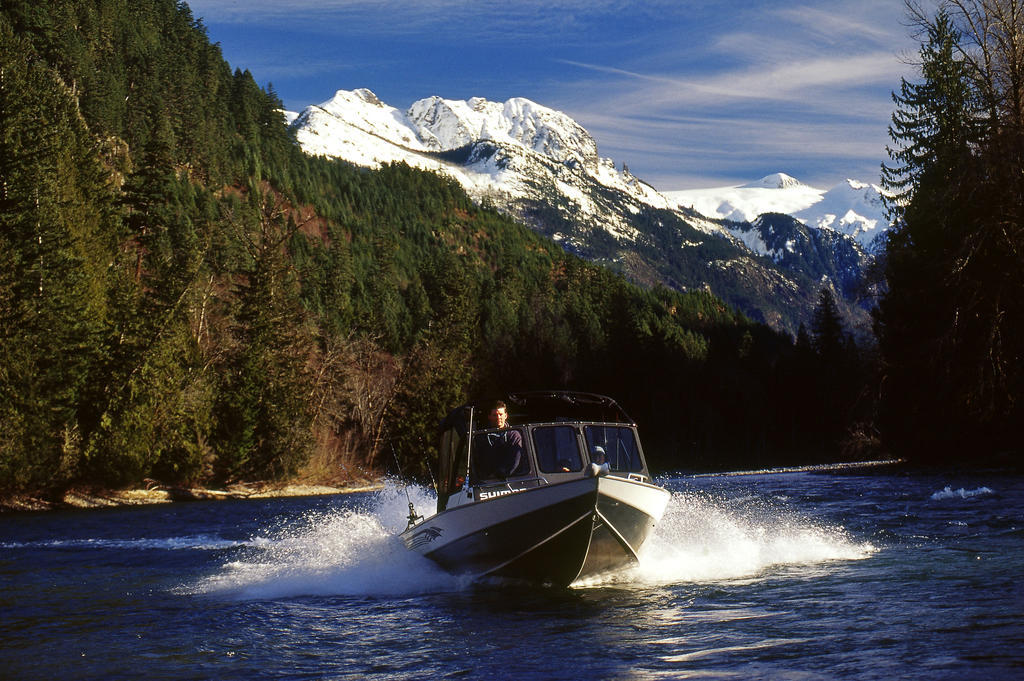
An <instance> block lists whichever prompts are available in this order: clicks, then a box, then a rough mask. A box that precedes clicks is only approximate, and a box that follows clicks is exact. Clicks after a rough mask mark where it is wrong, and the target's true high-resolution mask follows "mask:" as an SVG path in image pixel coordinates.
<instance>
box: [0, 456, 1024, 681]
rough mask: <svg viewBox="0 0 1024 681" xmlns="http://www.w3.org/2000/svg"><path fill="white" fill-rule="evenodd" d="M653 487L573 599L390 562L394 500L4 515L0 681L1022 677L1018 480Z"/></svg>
mask: <svg viewBox="0 0 1024 681" xmlns="http://www.w3.org/2000/svg"><path fill="white" fill-rule="evenodd" d="M659 482H660V483H661V484H664V485H665V486H667V487H668V488H669V489H671V490H672V492H673V498H672V501H671V502H670V504H669V508H668V510H667V512H666V514H665V517H664V518H663V519H662V522H661V523H660V524H659V526H658V529H657V531H656V533H655V535H654V537H653V538H652V539H651V541H650V542H649V543H648V545H647V546H646V547H645V548H644V551H643V552H642V555H641V557H642V559H643V560H642V563H641V565H640V566H639V567H638V568H636V569H634V570H630V571H628V572H625V573H622V574H620V575H617V576H615V577H612V578H608V579H605V580H602V581H596V582H593V583H586V584H576V585H573V586H572V587H570V588H568V589H555V588H544V587H524V586H522V585H515V584H507V583H501V582H486V583H473V582H469V581H467V580H465V579H460V578H456V577H453V576H451V575H448V574H446V573H444V572H443V571H441V570H440V569H438V568H437V567H435V566H434V565H433V564H431V563H430V562H429V561H426V560H425V559H423V558H421V557H419V556H418V555H415V554H412V553H410V552H408V551H406V550H405V549H404V547H403V546H402V544H401V542H400V541H399V540H398V539H397V536H396V534H397V532H398V531H400V530H401V529H402V528H403V527H404V524H405V515H406V514H407V513H408V508H407V507H408V500H409V499H411V500H412V501H413V502H414V503H415V504H416V506H417V509H418V510H420V511H421V512H424V511H428V510H429V509H430V508H431V504H432V501H431V497H430V494H429V493H428V492H427V491H426V490H422V489H419V488H415V487H414V488H411V489H409V490H406V489H405V488H404V487H401V486H397V485H393V484H392V485H389V486H388V487H386V488H385V489H384V490H382V491H380V492H374V493H359V494H350V495H337V496H322V497H307V498H291V499H267V500H246V501H216V502H194V503H178V504H171V505H160V506H150V507H133V508H118V509H103V510H91V511H73V512H72V511H69V512H48V513H19V514H7V515H3V516H0V678H2V679H12V680H15V679H23V680H26V681H30V680H33V679H426V678H460V679H462V678H465V679H477V678H479V679H655V678H669V679H677V678H693V677H700V678H721V679H725V678H737V679H991V678H996V679H1003V678H1007V679H1010V678H1018V679H1019V678H1024V587H1022V586H1021V576H1022V574H1024V478H1022V476H1020V475H1019V474H1010V473H1006V472H1000V471H991V472H980V473H971V474H963V473H953V472H944V473H936V472H927V473H922V472H914V473H908V472H906V471H902V470H900V469H895V468H870V469H867V468H866V469H855V470H842V471H798V472H785V473H762V474H751V475H737V476H730V475H718V476H707V477H692V476H672V477H667V478H664V479H661V480H659ZM407 493H408V494H409V497H408V498H407V496H406V495H407Z"/></svg>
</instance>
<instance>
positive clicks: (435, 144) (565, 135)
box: [406, 96, 597, 166]
mask: <svg viewBox="0 0 1024 681" xmlns="http://www.w3.org/2000/svg"><path fill="white" fill-rule="evenodd" d="M406 115H407V117H408V119H409V122H410V124H411V126H412V127H413V128H414V129H415V130H416V131H417V133H418V135H419V137H420V139H421V140H422V141H423V143H424V144H425V145H426V146H427V147H428V148H431V149H436V150H439V151H445V150H451V149H458V148H459V147H463V146H465V145H467V144H471V143H473V142H478V141H481V140H488V141H492V142H496V143H499V144H515V145H518V146H522V147H525V148H526V149H529V150H532V151H535V152H537V153H540V154H543V155H544V156H547V157H548V158H550V159H552V160H555V161H558V162H565V161H568V160H570V159H577V160H579V161H580V162H582V163H584V164H586V165H588V166H593V165H594V164H595V163H596V161H597V143H596V142H595V141H594V138H593V137H591V136H590V134H589V133H588V132H587V131H586V130H584V129H583V128H582V127H581V126H580V125H579V124H578V123H576V121H574V120H573V119H571V118H569V117H568V116H566V115H565V114H563V113H561V112H559V111H555V110H553V109H549V108H547V107H545V106H541V105H539V104H537V103H536V102H532V101H530V100H528V99H524V98H522V97H514V98H512V99H510V100H508V101H507V102H505V103H504V104H500V103H497V102H490V101H488V100H486V99H483V98H480V97H474V98H472V99H470V100H469V101H462V100H449V99H442V98H441V97H436V96H435V97H428V98H426V99H421V100H419V101H418V102H414V103H413V105H412V106H411V107H409V110H408V111H407V112H406Z"/></svg>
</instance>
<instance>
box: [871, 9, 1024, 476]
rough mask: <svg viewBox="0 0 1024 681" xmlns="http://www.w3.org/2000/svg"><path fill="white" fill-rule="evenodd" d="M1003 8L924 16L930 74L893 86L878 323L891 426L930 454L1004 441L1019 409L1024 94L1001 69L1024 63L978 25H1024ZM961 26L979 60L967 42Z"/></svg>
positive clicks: (902, 439)
mask: <svg viewBox="0 0 1024 681" xmlns="http://www.w3.org/2000/svg"><path fill="white" fill-rule="evenodd" d="M945 8H948V9H949V11H948V12H947V11H946V9H945ZM1004 9H1005V8H1004V7H1003V6H1002V4H1001V3H984V2H971V1H969V0H964V1H962V2H954V3H949V4H947V5H944V8H943V9H942V10H940V11H939V13H938V14H937V15H936V16H935V17H934V18H933V19H928V18H926V17H924V16H923V15H922V14H920V13H918V14H917V15H916V16H917V18H918V19H919V20H920V21H921V22H922V23H923V25H924V26H925V28H926V29H927V42H926V43H925V44H924V45H923V46H922V48H921V52H920V55H921V74H922V78H923V80H922V82H921V83H918V84H913V85H911V84H907V83H904V84H903V87H902V88H901V94H900V95H899V96H895V101H896V103H897V105H898V106H899V107H900V108H899V110H898V111H897V112H896V113H895V114H894V116H893V126H892V127H891V128H890V135H891V137H892V139H893V141H894V143H895V144H896V145H897V146H896V148H895V149H894V150H892V151H890V155H891V157H892V159H893V160H894V161H895V162H896V165H895V166H893V167H892V168H889V167H883V174H884V176H885V180H886V184H887V186H888V187H889V188H890V189H894V190H896V191H897V198H896V203H895V204H894V205H893V206H892V213H893V215H894V216H895V217H896V218H898V221H897V223H896V226H895V228H894V229H893V230H892V231H891V235H890V239H889V245H888V249H887V254H886V278H887V282H888V287H889V290H888V292H887V294H886V295H885V297H884V298H883V300H882V301H881V303H880V305H879V308H878V311H877V314H876V317H875V330H876V335H877V337H878V340H879V349H880V353H881V357H882V360H883V376H882V386H883V390H884V392H883V399H884V400H885V405H884V408H883V410H882V419H883V427H884V434H885V436H886V438H887V440H888V442H889V444H890V446H893V447H894V448H897V449H899V450H901V451H903V452H908V453H911V454H913V455H916V456H919V457H922V458H941V457H955V456H957V454H958V452H960V451H962V450H963V449H964V448H966V447H971V448H972V449H978V448H980V449H982V450H989V451H991V450H994V449H998V448H1000V447H1005V446H1008V445H1010V444H1011V443H1012V442H1013V438H1014V432H1013V430H1014V429H1013V426H1012V425H1011V424H1012V423H1014V422H1016V421H1017V420H1018V417H1019V415H1020V411H1021V406H1020V399H1019V398H1020V395H1021V391H1022V389H1024V384H1022V370H1021V368H1020V367H1021V358H1022V356H1024V354H1022V352H1024V347H1022V346H1024V343H1022V341H1021V340H1020V336H1021V331H1024V328H1022V325H1024V309H1022V305H1021V303H1020V302H1019V301H1020V297H1021V296H1020V292H1021V290H1024V275H1022V272H1024V256H1022V253H1024V250H1022V246H1024V241H1022V238H1021V201H1020V194H1019V189H1020V187H1021V186H1022V183H1021V180H1020V177H1021V175H1022V173H1021V158H1022V157H1021V156H1019V155H1016V154H1014V153H1007V152H1008V149H1012V148H1013V147H1014V143H1013V142H1007V140H1008V139H1012V138H1013V137H1014V136H1015V135H1019V134H1020V132H1019V131H1020V124H1019V119H1017V118H1016V117H1015V115H1014V114H1013V111H1015V110H1016V109H1015V108H1014V106H1012V105H1009V106H1005V105H1006V104H1007V102H1008V101H1009V100H1014V99H1019V91H1015V90H1014V89H1013V86H1012V85H1011V84H1012V83H1013V82H1017V83H1020V82H1021V80H1020V79H1019V78H1010V79H1008V80H1001V78H1000V77H999V74H1000V73H1002V71H1001V68H1002V67H1001V66H1000V64H1007V63H1009V62H1012V61H1013V60H1014V59H1015V57H1014V56H1013V55H1012V54H1007V53H1006V49H1010V47H1011V42H1012V41H1011V42H1004V43H1002V45H1003V47H1002V48H997V47H995V46H994V45H993V44H988V43H987V41H988V40H989V39H990V38H991V37H992V34H990V33H989V32H983V33H982V34H978V33H977V32H976V31H977V29H978V27H979V26H989V27H990V29H991V30H992V31H995V32H996V33H999V32H1002V31H1007V32H1008V33H1007V35H1019V34H1020V29H1021V22H1022V21H1024V19H1022V18H1021V17H1019V16H1017V17H1016V18H1015V19H1012V21H1015V22H1016V25H1015V26H1014V25H1013V24H1006V23H1004V22H1005V20H1007V18H1008V17H1006V16H1004V15H1003V14H1002V12H1003V10H1004ZM1018 14H1019V13H1018ZM964 27H966V29H967V30H968V31H969V32H972V33H971V36H972V39H973V40H974V42H975V44H976V45H977V46H978V47H979V48H980V55H981V57H980V58H979V57H978V54H979V53H976V52H973V51H971V50H969V49H967V47H966V46H965V45H964V44H963V32H962V30H960V29H962V28H964ZM997 42H998V41H997ZM1017 61H1019V59H1017ZM1008 85H1009V86H1010V87H1011V89H1010V90H1008V91H1007V90H1003V89H1002V88H1003V87H1004V86H1008ZM1015 121H1016V122H1015ZM1014 130H1016V131H1017V132H1014ZM1007 144H1009V147H1007Z"/></svg>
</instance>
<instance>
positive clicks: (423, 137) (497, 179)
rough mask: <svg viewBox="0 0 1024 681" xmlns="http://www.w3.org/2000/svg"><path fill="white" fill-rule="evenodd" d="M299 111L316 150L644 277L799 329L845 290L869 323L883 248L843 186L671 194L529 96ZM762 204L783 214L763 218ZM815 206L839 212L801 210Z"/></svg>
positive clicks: (361, 99) (764, 184)
mask: <svg viewBox="0 0 1024 681" xmlns="http://www.w3.org/2000/svg"><path fill="white" fill-rule="evenodd" d="M289 119H290V120H292V126H293V128H294V130H295V134H296V139H297V140H298V142H299V144H300V145H301V147H302V148H303V150H304V151H305V152H306V153H309V154H313V155H324V156H329V157H335V158H341V159H344V160H347V161H349V162H351V163H355V164H357V165H362V166H367V167H378V166H380V165H381V164H384V163H391V162H404V163H407V164H409V165H411V166H414V167H418V168H421V169H425V170H429V171H433V172H438V173H443V174H446V175H448V176H450V177H452V178H453V179H455V180H456V181H457V182H459V184H461V185H462V186H463V187H464V189H465V190H466V192H467V193H468V194H469V195H470V196H471V197H472V198H473V199H474V200H476V201H479V202H486V203H488V204H490V205H493V206H495V207H497V208H498V209H500V210H502V211H503V212H507V213H509V214H511V215H513V216H515V217H517V218H518V219H520V220H521V221H523V222H524V223H526V224H527V225H529V226H530V227H532V228H533V229H535V230H536V231H538V232H541V233H543V234H545V235H547V236H549V237H550V238H552V239H554V240H555V241H557V242H558V243H560V244H561V245H562V246H563V248H565V249H566V250H569V251H571V252H574V253H577V254H578V255H580V256H581V257H584V258H586V259H589V260H591V261H595V262H600V263H603V264H605V265H607V266H609V267H612V268H613V269H617V270H619V271H620V272H622V273H623V274H624V275H625V276H627V277H629V278H630V279H632V280H634V281H637V282H638V283H642V284H646V285H654V284H663V285H666V286H669V287H671V288H676V289H678V290H687V289H692V288H709V289H711V290H712V291H713V292H714V293H715V294H716V295H718V296H719V297H721V298H723V299H724V300H726V301H727V302H728V303H730V304H731V305H733V306H734V307H737V308H738V309H740V310H742V311H743V312H744V313H746V314H747V315H748V316H751V317H752V318H754V319H757V320H761V321H764V322H766V323H768V324H770V325H772V326H774V327H776V328H780V329H784V330H788V331H790V332H795V330H796V327H797V326H798V325H799V324H800V323H805V322H807V321H808V320H809V319H810V314H811V311H812V309H813V305H814V303H815V301H816V300H817V295H818V291H819V289H820V287H821V286H822V285H831V286H832V287H833V288H834V289H835V290H836V293H837V294H838V297H839V298H840V299H841V301H845V302H846V308H845V309H846V311H847V313H848V316H850V317H852V318H853V322H854V323H858V322H863V321H865V320H866V315H865V314H864V309H863V305H860V304H859V303H858V296H859V287H858V285H857V282H859V281H860V279H861V275H862V274H863V270H864V268H865V267H866V266H867V264H868V262H869V261H870V255H869V254H868V253H867V252H866V251H865V245H864V237H866V236H871V239H869V240H868V243H871V240H872V239H874V236H873V235H872V234H871V232H872V230H874V229H876V227H875V225H877V224H878V223H877V221H876V222H875V223H872V224H871V226H870V227H869V226H868V224H869V223H868V219H862V216H861V214H860V213H859V212H857V210H856V209H854V208H852V207H851V208H848V209H847V210H845V211H843V212H842V213H841V214H839V211H840V209H841V208H842V206H841V202H842V200H843V199H844V196H843V195H842V194H841V193H839V192H837V193H835V194H832V195H831V197H830V193H831V192H822V191H821V190H818V189H814V188H811V187H807V186H806V185H803V184H802V183H800V182H799V181H798V180H796V179H794V178H791V177H789V176H786V175H783V174H781V173H780V174H777V175H770V176H768V177H766V178H763V179H762V180H761V181H759V182H757V183H754V185H753V186H748V187H745V188H730V192H728V193H726V194H722V195H719V196H717V197H716V196H714V195H713V194H712V193H711V190H695V192H669V193H661V192H659V191H657V190H656V189H655V188H654V187H653V186H651V185H650V184H648V183H646V182H644V181H642V180H641V179H639V178H637V177H635V176H633V175H632V174H631V173H630V172H629V169H628V168H627V167H626V166H625V164H623V165H622V166H621V168H617V167H616V164H615V162H614V161H612V160H611V159H609V158H602V157H601V156H600V155H599V154H598V146H597V142H596V141H595V140H594V138H593V137H592V136H591V135H590V134H589V133H588V132H587V131H586V130H585V129H584V128H583V127H582V126H580V125H579V124H578V123H577V122H576V121H574V120H573V119H572V118H571V117H569V116H568V115H566V114H564V113H562V112H559V111H555V110H553V109H550V108H548V107H544V106H542V105H539V104H537V103H535V102H532V101H530V100H528V99H524V98H512V99H509V100H508V101H506V102H504V103H498V102H491V101H488V100H486V99H482V98H472V99H469V100H447V99H443V98H441V97H437V96H434V97H428V98H425V99H421V100H418V101H416V102H414V103H413V104H412V105H411V106H410V107H409V108H408V109H407V110H405V111H401V110H399V109H397V108H395V107H392V106H390V105H388V104H386V103H384V102H382V101H381V100H380V99H379V98H378V97H377V96H376V95H375V94H374V93H373V92H372V91H370V90H367V89H359V90H354V91H345V90H339V91H338V92H337V93H336V94H335V95H334V97H332V98H331V99H330V100H328V101H326V102H323V103H321V104H319V105H314V106H309V107H307V108H306V109H305V110H303V111H302V112H301V113H299V114H289ZM849 186H850V187H851V188H852V187H853V185H852V184H850V185H849ZM866 186H867V185H865V187H866ZM755 195H759V196H758V201H753V200H752V197H754V196H755ZM770 197H773V198H770ZM716 202H717V203H716ZM861 203H864V204H869V203H870V200H869V199H868V198H863V200H862V201H861ZM858 205H859V204H858ZM752 206H757V207H761V208H767V210H761V213H764V212H769V213H781V214H783V215H782V216H776V217H773V218H772V219H770V220H759V219H757V215H759V214H760V213H758V214H756V215H751V214H749V210H751V207H752ZM813 206H820V207H822V208H826V207H828V208H830V209H832V208H833V207H834V210H833V213H835V214H833V213H821V214H819V213H817V212H814V211H812V212H811V213H808V214H807V216H806V217H805V216H798V215H795V213H798V212H801V211H807V210H810V209H811V208H812V207H813ZM830 216H831V217H830ZM844 220H845V222H844ZM837 227H838V228H837ZM782 237H785V238H782Z"/></svg>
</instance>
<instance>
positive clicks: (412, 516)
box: [388, 441, 423, 530]
mask: <svg viewBox="0 0 1024 681" xmlns="http://www.w3.org/2000/svg"><path fill="white" fill-rule="evenodd" d="M388 446H389V447H391V456H393V457H395V468H397V469H398V477H399V479H401V480H402V482H403V484H404V486H405V498H406V500H407V501H408V502H409V515H408V516H407V517H406V518H407V520H408V521H409V524H408V525H406V526H405V529H407V530H408V529H409V528H410V527H412V526H413V525H415V524H416V523H418V522H419V521H421V520H423V516H421V515H420V514H418V513H416V507H415V506H413V503H412V497H411V496H410V495H409V483H408V482H406V481H405V476H404V475H402V464H401V463H400V462H399V461H398V452H396V451H395V443H394V442H391V441H388Z"/></svg>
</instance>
